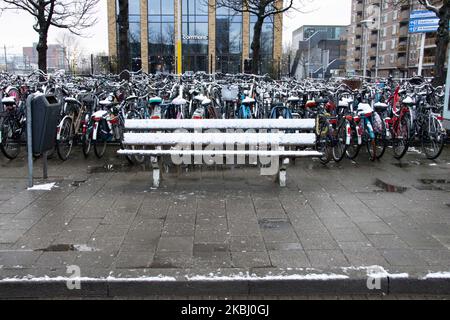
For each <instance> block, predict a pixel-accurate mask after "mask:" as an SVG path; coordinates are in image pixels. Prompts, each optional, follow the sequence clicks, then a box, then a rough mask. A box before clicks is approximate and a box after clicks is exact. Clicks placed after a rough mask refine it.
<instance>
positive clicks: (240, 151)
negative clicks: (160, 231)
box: [118, 119, 322, 187]
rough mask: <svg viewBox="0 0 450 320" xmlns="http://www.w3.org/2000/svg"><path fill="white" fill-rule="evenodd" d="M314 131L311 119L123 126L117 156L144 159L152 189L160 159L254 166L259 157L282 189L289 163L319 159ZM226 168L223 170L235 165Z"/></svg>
mask: <svg viewBox="0 0 450 320" xmlns="http://www.w3.org/2000/svg"><path fill="white" fill-rule="evenodd" d="M314 128H315V120H314V119H250V120H248V119H242V120H241V119H233V120H228V119H205V120H198V119H189V120H163V119H158V120H155V119H144V120H126V121H125V133H124V137H123V146H124V149H121V150H119V151H118V153H119V154H120V155H128V156H148V157H150V159H151V163H152V165H153V186H154V187H158V186H159V183H160V178H161V173H160V168H159V167H160V158H161V157H162V156H165V155H169V156H173V157H185V159H186V157H187V158H189V159H191V158H192V156H194V159H195V157H197V158H198V157H214V158H215V159H218V157H220V158H221V159H222V160H223V159H224V157H225V158H226V159H227V160H230V159H231V160H234V157H235V156H240V157H241V159H242V157H244V159H245V157H253V159H255V157H257V158H258V159H260V160H261V159H262V157H265V158H264V159H270V165H272V164H273V161H277V163H276V172H272V173H270V172H271V171H270V170H268V169H267V168H265V169H267V170H266V171H265V172H266V173H265V174H266V175H267V174H273V175H277V177H278V181H279V183H280V186H282V187H284V186H286V168H287V165H288V164H289V159H291V158H302V157H320V156H321V155H322V154H321V153H320V152H317V151H315V146H316V135H315V133H314ZM299 149H301V150H299ZM230 157H231V158H230ZM177 159H178V158H177ZM202 159H203V158H202ZM230 162H231V163H230ZM230 162H228V161H227V163H226V164H236V163H235V162H234V161H230ZM253 162H254V161H253ZM207 163H208V162H207ZM195 164H199V163H198V162H196V163H195ZM266 165H267V163H266ZM262 174H264V173H263V171H262Z"/></svg>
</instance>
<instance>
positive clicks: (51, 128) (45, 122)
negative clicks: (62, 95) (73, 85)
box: [31, 95, 61, 154]
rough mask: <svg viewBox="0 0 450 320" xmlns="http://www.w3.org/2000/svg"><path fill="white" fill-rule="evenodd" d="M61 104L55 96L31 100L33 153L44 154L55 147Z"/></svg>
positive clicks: (42, 96)
mask: <svg viewBox="0 0 450 320" xmlns="http://www.w3.org/2000/svg"><path fill="white" fill-rule="evenodd" d="M60 110H61V103H60V102H59V101H58V99H57V98H56V97H55V96H53V95H38V96H35V97H33V99H32V100H31V125H32V130H31V131H32V133H33V153H39V154H40V153H44V152H45V151H50V150H52V149H53V148H54V147H55V142H56V128H57V126H58V119H59V113H60Z"/></svg>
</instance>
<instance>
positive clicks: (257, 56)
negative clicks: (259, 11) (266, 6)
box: [251, 18, 264, 74]
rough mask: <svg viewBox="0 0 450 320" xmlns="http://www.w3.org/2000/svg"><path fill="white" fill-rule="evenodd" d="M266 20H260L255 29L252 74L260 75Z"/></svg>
mask: <svg viewBox="0 0 450 320" xmlns="http://www.w3.org/2000/svg"><path fill="white" fill-rule="evenodd" d="M263 22H264V20H263V19H261V18H259V19H258V20H257V21H256V23H255V27H254V28H253V40H252V45H251V47H252V50H253V53H252V73H253V74H258V73H259V71H260V70H259V66H260V64H261V31H262V26H263Z"/></svg>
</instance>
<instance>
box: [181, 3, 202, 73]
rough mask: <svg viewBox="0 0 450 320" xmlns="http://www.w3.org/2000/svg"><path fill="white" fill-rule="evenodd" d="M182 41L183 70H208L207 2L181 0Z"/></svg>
mask: <svg viewBox="0 0 450 320" xmlns="http://www.w3.org/2000/svg"><path fill="white" fill-rule="evenodd" d="M181 11H182V43H183V69H184V71H205V72H207V71H208V31H209V30H208V3H207V1H205V0H183V2H182V7H181Z"/></svg>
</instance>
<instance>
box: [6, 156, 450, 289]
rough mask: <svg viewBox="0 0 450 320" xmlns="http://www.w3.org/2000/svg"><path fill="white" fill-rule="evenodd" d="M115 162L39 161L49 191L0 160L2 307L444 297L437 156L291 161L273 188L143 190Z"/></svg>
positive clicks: (248, 174) (441, 169)
mask: <svg viewBox="0 0 450 320" xmlns="http://www.w3.org/2000/svg"><path fill="white" fill-rule="evenodd" d="M114 152H115V150H114V148H110V149H109V150H108V153H107V155H106V156H105V159H103V160H97V159H93V158H88V159H87V160H85V159H84V158H83V157H82V155H81V153H80V154H79V153H78V152H76V153H75V154H74V158H73V159H70V160H69V161H67V162H64V163H62V162H60V161H58V160H57V159H52V160H50V166H49V174H50V178H49V181H54V182H57V188H55V189H53V190H51V191H27V190H26V167H25V161H23V160H24V159H23V158H22V159H18V160H15V161H7V160H5V159H4V158H0V296H1V297H4V298H5V297H11V296H16V297H33V296H37V293H38V292H39V291H40V290H41V291H42V292H41V294H40V295H39V296H42V295H44V296H45V295H48V296H59V295H62V296H71V297H76V296H90V297H93V296H99V297H107V296H109V297H111V296H127V295H130V294H132V293H133V292H134V293H139V295H158V294H173V293H174V292H177V294H182V295H193V294H260V293H267V294H269V293H270V294H277V295H283V294H339V293H342V294H373V293H375V294H376V293H377V290H378V293H380V292H382V293H413V294H417V293H424V294H425V293H432V294H445V293H450V283H449V279H450V267H449V266H450V197H449V196H450V185H449V184H448V181H450V148H446V150H445V151H444V153H443V155H442V156H441V158H440V159H439V160H437V161H434V162H430V161H427V160H425V159H424V158H422V157H421V156H420V155H418V154H417V153H415V152H412V153H409V154H408V155H407V156H406V158H405V159H404V160H402V161H401V162H398V161H394V160H393V159H392V158H390V154H389V151H388V154H387V155H386V156H385V158H383V160H382V161H379V162H375V163H372V162H370V161H368V160H366V158H365V157H364V156H365V155H364V154H363V155H362V156H361V158H360V159H358V161H357V162H352V161H346V160H344V161H343V162H342V163H341V164H329V165H328V166H323V165H321V164H320V163H319V162H318V161H316V160H310V159H304V160H299V161H296V163H295V164H293V165H292V166H291V167H289V169H288V185H287V188H283V189H281V188H279V187H278V186H277V185H276V184H275V183H274V182H273V179H272V178H271V177H261V176H259V175H258V169H257V168H255V167H244V166H239V167H234V168H233V167H218V168H214V167H204V168H200V167H196V168H188V169H187V172H184V171H186V170H182V171H183V172H182V173H177V172H176V171H174V170H170V171H169V172H164V173H163V177H164V179H163V182H162V187H161V188H159V189H153V188H151V186H150V182H151V181H150V172H149V171H148V170H144V171H143V170H142V168H140V167H130V166H128V165H127V164H126V162H125V161H124V160H123V159H120V158H119V157H117V156H116V155H115V153H114ZM36 166H37V168H36V169H35V173H37V174H39V166H40V164H39V161H37V162H36ZM380 181H381V182H382V183H380ZM396 187H400V188H397V189H399V190H401V192H396ZM392 191H394V192H392ZM71 265H75V266H79V267H80V271H81V277H82V284H85V287H84V288H83V289H82V290H81V291H78V292H73V291H70V292H65V291H67V288H66V281H67V277H68V274H67V272H66V271H67V266H71ZM371 266H377V267H376V268H369V267H371ZM374 270H375V271H374ZM374 273H375V274H376V278H379V279H380V286H381V287H380V288H381V289H377V290H375V291H373V290H369V289H368V287H367V279H368V278H370V279H371V277H372V276H371V275H373V274H374ZM24 279H25V280H24ZM31 279H33V280H32V281H31ZM133 290H134V291H133Z"/></svg>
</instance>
